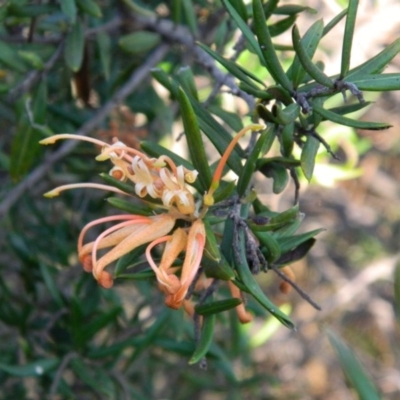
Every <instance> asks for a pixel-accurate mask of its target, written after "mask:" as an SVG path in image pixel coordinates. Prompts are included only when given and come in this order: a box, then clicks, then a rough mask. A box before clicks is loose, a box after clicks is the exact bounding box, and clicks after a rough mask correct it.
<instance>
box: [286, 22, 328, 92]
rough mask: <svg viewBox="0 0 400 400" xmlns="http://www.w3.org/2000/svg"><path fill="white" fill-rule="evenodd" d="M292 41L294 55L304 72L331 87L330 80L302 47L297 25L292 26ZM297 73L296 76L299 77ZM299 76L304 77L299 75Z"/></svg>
mask: <svg viewBox="0 0 400 400" xmlns="http://www.w3.org/2000/svg"><path fill="white" fill-rule="evenodd" d="M292 41H293V47H294V49H295V51H296V55H297V56H298V60H299V62H300V64H301V65H302V67H303V68H304V70H305V72H307V73H308V74H309V75H310V76H311V77H312V78H314V79H315V80H316V81H317V82H318V83H320V84H321V85H323V86H326V87H329V88H333V87H334V84H333V82H332V80H331V79H330V78H329V77H328V76H327V75H325V74H324V72H323V71H321V70H320V69H319V68H318V67H317V66H316V65H315V64H314V63H313V62H312V60H311V58H310V57H309V55H308V53H307V50H306V49H305V48H304V46H303V43H302V41H301V39H300V33H299V30H298V29H297V26H296V25H295V26H293V29H292ZM299 74H300V73H298V75H297V76H298V77H299ZM300 77H301V78H302V77H304V75H303V76H301V74H300Z"/></svg>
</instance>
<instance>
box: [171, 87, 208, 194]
mask: <svg viewBox="0 0 400 400" xmlns="http://www.w3.org/2000/svg"><path fill="white" fill-rule="evenodd" d="M178 100H179V104H180V106H181V115H182V121H183V127H184V129H185V135H186V140H187V142H188V148H189V153H190V157H191V159H192V162H193V165H194V167H195V168H196V170H197V171H198V172H199V176H198V180H199V182H200V183H201V186H202V189H203V191H207V190H208V188H209V186H210V184H211V179H212V176H211V171H210V167H209V166H208V160H207V155H206V152H205V150H204V143H203V140H202V138H201V133H200V128H199V124H198V122H197V117H196V114H195V113H194V111H193V107H192V105H191V103H190V100H189V98H188V96H187V95H186V93H185V92H184V91H183V90H182V89H181V88H179V95H178Z"/></svg>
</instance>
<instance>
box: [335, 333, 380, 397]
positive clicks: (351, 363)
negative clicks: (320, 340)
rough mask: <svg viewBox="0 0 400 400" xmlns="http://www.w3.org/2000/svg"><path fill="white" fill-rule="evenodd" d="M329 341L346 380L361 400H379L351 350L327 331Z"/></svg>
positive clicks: (376, 392) (377, 394) (372, 385)
mask: <svg viewBox="0 0 400 400" xmlns="http://www.w3.org/2000/svg"><path fill="white" fill-rule="evenodd" d="M327 334H328V338H329V341H330V343H331V345H332V347H333V348H334V349H335V350H336V352H337V355H338V357H339V362H340V365H341V367H342V370H343V372H344V374H345V375H346V377H347V379H348V380H349V382H350V383H351V385H352V386H353V387H354V389H355V391H356V392H357V394H358V396H359V398H360V399H361V400H380V399H381V396H380V395H379V393H378V391H377V389H376V387H375V385H374V384H373V383H372V381H371V379H370V378H369V377H368V376H367V374H366V373H365V371H364V369H363V367H362V366H361V364H360V362H359V361H358V360H357V358H356V357H355V355H354V353H353V352H352V350H351V349H350V348H349V347H348V346H347V345H346V344H345V343H344V342H343V341H342V340H341V339H340V338H339V337H338V336H337V335H336V334H335V333H333V332H332V331H330V330H328V331H327Z"/></svg>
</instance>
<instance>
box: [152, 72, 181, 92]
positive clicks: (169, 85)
mask: <svg viewBox="0 0 400 400" xmlns="http://www.w3.org/2000/svg"><path fill="white" fill-rule="evenodd" d="M151 75H152V76H153V78H154V79H156V80H157V81H158V82H159V83H161V85H163V86H164V87H165V88H166V89H167V90H168V91H169V92H170V94H171V97H172V98H176V97H178V84H177V83H176V82H175V81H172V80H171V79H170V77H169V75H168V74H167V73H166V72H165V71H163V70H162V69H161V68H153V69H152V70H151Z"/></svg>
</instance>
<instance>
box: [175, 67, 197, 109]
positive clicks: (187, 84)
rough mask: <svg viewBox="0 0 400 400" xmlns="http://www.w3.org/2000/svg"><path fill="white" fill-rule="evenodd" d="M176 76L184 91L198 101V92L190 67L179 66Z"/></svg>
mask: <svg viewBox="0 0 400 400" xmlns="http://www.w3.org/2000/svg"><path fill="white" fill-rule="evenodd" d="M177 78H178V81H179V83H180V84H181V86H182V88H183V89H184V90H185V92H186V93H188V94H190V95H191V96H192V97H193V98H195V99H196V100H197V101H199V94H198V92H197V88H196V83H195V81H194V76H193V72H192V70H191V69H190V67H187V66H186V67H181V68H179V70H178V73H177Z"/></svg>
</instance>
